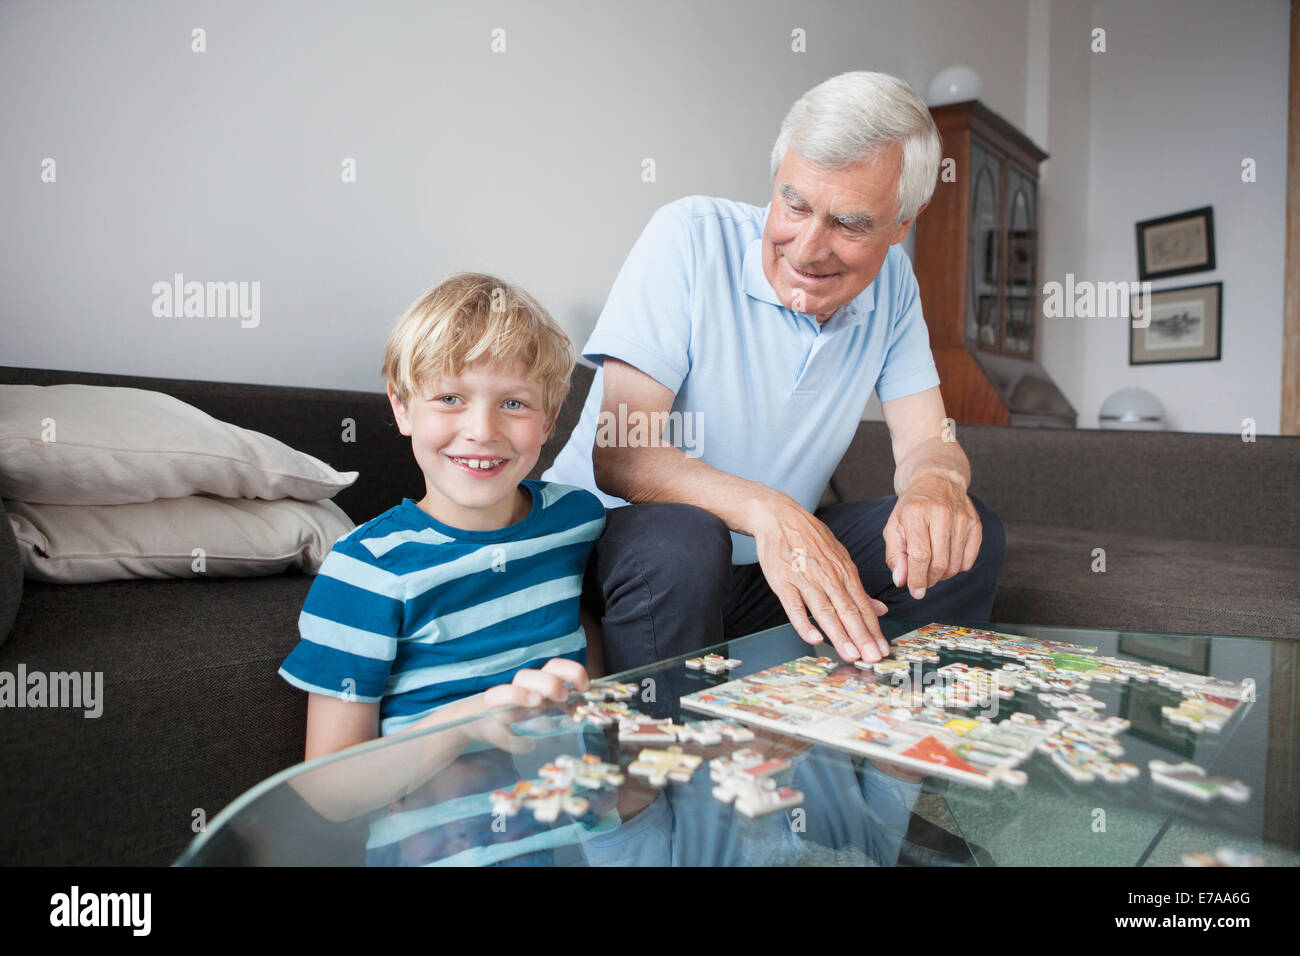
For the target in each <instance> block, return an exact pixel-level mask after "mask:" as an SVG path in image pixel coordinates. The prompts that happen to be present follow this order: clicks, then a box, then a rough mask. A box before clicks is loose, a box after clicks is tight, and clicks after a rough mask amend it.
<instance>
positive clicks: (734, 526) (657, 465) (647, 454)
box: [592, 445, 786, 535]
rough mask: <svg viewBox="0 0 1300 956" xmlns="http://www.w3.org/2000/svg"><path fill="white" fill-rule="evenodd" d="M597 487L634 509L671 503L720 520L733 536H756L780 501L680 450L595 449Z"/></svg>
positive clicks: (775, 493) (768, 490)
mask: <svg viewBox="0 0 1300 956" xmlns="http://www.w3.org/2000/svg"><path fill="white" fill-rule="evenodd" d="M592 461H593V463H594V465H595V474H596V486H597V487H598V488H600V490H601V491H603V492H605V493H606V494H610V495H617V496H618V497H620V498H622V499H624V500H625V501H630V502H632V503H634V504H644V503H647V502H655V501H672V502H678V503H680V504H687V505H695V506H696V507H697V508H703V509H704V510H705V511H708V512H710V513H712V514H715V515H717V516H718V517H719V518H721V519H722V521H723V522H724V523H725V524H726V526H727V527H728V528H730V529H731V530H732V531H735V532H738V533H740V534H748V535H752V534H754V530H755V525H756V523H757V521H758V519H759V516H760V515H761V514H762V513H764V512H766V511H770V510H771V504H770V503H771V502H772V500H773V499H774V498H776V497H778V496H779V497H782V498H784V497H786V496H784V495H782V494H781V493H780V492H778V491H774V490H773V489H771V488H769V487H767V486H766V485H763V484H760V483H759V482H757V481H749V480H747V479H744V478H737V477H736V476H735V475H731V474H728V473H727V472H725V471H719V470H718V469H717V468H714V467H713V466H712V465H707V464H705V463H704V462H703V461H701V460H700V459H698V458H691V457H690V456H688V455H687V454H686V453H685V452H684V451H682V450H681V449H680V448H673V447H671V446H668V445H661V446H657V447H648V448H599V447H598V448H596V449H595V450H594V452H593V455H592Z"/></svg>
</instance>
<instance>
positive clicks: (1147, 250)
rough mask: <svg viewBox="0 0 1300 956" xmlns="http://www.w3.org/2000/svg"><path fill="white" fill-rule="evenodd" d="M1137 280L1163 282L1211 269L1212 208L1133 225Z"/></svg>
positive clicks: (1212, 266)
mask: <svg viewBox="0 0 1300 956" xmlns="http://www.w3.org/2000/svg"><path fill="white" fill-rule="evenodd" d="M1137 252H1138V279H1139V280H1141V281H1143V282H1145V281H1148V280H1152V279H1167V278H1170V277H1171V276H1179V275H1186V274H1187V273H1189V272H1208V271H1210V270H1212V269H1213V268H1214V207H1213V206H1202V207H1201V208H1200V209H1188V210H1187V211H1186V212H1177V213H1174V214H1173V215H1172V216H1161V217H1160V218H1159V219H1146V220H1143V221H1142V222H1139V223H1138V224H1137Z"/></svg>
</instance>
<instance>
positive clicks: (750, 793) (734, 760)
mask: <svg viewBox="0 0 1300 956" xmlns="http://www.w3.org/2000/svg"><path fill="white" fill-rule="evenodd" d="M789 767H790V761H788V760H785V759H782V758H770V759H769V758H768V757H766V756H764V755H763V754H761V753H759V752H758V751H757V750H751V749H748V748H746V749H743V750H737V751H735V752H734V753H733V754H731V756H730V757H719V758H717V759H716V760H711V761H709V777H710V778H711V779H712V780H713V781H714V783H716V784H717V786H715V787H714V788H713V797H714V799H716V800H719V801H721V802H722V803H734V804H735V807H736V810H737V811H738V812H739V813H741V814H742V815H744V816H746V817H749V818H750V819H753V818H754V817H761V816H765V815H767V814H769V813H775V812H776V811H777V810H784V809H787V808H788V807H797V806H798V805H799V804H801V803H803V792H802V791H800V790H795V789H794V788H793V787H778V786H777V784H776V781H775V779H774V778H775V777H776V776H777V775H778V774H780V773H782V772H784V771H786V770H788V769H789Z"/></svg>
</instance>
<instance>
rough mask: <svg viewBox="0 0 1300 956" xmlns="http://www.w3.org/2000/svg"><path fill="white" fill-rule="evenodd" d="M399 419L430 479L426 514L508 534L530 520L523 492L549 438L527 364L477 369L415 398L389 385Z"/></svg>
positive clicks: (460, 525)
mask: <svg viewBox="0 0 1300 956" xmlns="http://www.w3.org/2000/svg"><path fill="white" fill-rule="evenodd" d="M388 400H389V402H390V403H391V404H392V406H393V417H394V418H395V419H396V420H397V427H398V428H399V429H400V430H401V432H402V434H403V435H408V436H410V438H411V450H412V451H413V452H414V453H415V460H416V461H417V462H418V463H419V465H420V470H421V471H422V472H424V486H425V497H424V500H423V501H421V502H420V503H419V504H420V507H421V508H423V509H424V510H425V511H427V512H428V513H429V514H431V515H433V516H434V517H435V518H437V519H438V520H439V521H441V522H443V523H444V524H448V525H451V526H452V527H453V528H461V529H463V530H465V531H487V530H491V529H494V528H504V527H506V526H507V525H510V524H513V523H515V522H516V521H519V520H521V519H522V518H523V517H524V516H526V515H527V513H528V508H529V503H528V496H527V495H526V494H524V493H523V492H521V491H520V490H519V482H520V481H521V480H523V479H524V478H525V477H526V476H527V475H528V473H529V472H530V471H532V468H533V466H534V465H535V464H537V457H538V455H539V454H541V450H542V444H543V443H544V442H545V441H546V439H547V437H548V436H549V434H550V425H551V423H549V422H547V421H546V413H545V410H544V407H543V405H542V388H541V385H539V384H538V383H537V382H534V381H532V380H530V379H528V378H526V377H525V375H524V368H523V366H522V365H517V366H515V367H510V366H489V365H476V366H473V367H471V368H467V369H464V370H463V371H462V372H461V374H460V375H459V376H456V377H452V378H439V379H434V380H433V381H430V382H427V383H425V385H424V386H423V388H422V389H418V390H417V391H416V392H413V393H412V394H411V395H410V397H409V399H408V401H407V403H406V405H403V404H402V403H401V402H400V401H398V399H397V396H396V395H394V394H393V388H392V385H391V384H390V385H389V386H388Z"/></svg>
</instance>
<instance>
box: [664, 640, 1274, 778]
mask: <svg viewBox="0 0 1300 956" xmlns="http://www.w3.org/2000/svg"><path fill="white" fill-rule="evenodd" d="M893 646H894V651H895V653H894V657H893V658H891V659H889V660H886V661H880V662H877V663H875V664H863V663H862V662H857V664H856V666H851V665H847V664H841V663H839V662H838V661H835V660H832V659H829V658H824V657H801V658H799V659H797V660H794V661H789V662H787V663H785V664H781V665H778V666H776V667H769V668H767V669H766V670H763V671H760V672H758V673H756V674H750V675H748V676H746V677H741V678H738V679H736V680H732V681H728V682H726V683H723V684H719V685H717V686H714V687H710V688H708V689H707V690H702V691H698V692H696V693H693V694H689V695H687V696H684V697H682V698H681V704H682V706H683V707H686V708H689V709H691V710H694V711H698V712H702V713H706V714H711V715H714V716H718V717H730V718H735V719H737V720H740V721H743V722H745V723H748V724H752V725H756V726H759V727H764V728H766V729H769V730H774V731H776V732H778V733H782V734H786V735H789V736H793V737H800V738H803V739H805V740H809V741H813V742H816V743H822V744H827V745H830V746H833V747H837V748H840V749H842V750H847V751H850V752H852V753H856V754H861V755H862V756H866V757H873V758H879V759H882V760H884V761H887V762H889V763H892V764H897V765H901V766H904V767H910V768H913V769H916V770H918V771H921V772H923V773H926V774H932V775H935V776H941V777H947V778H949V779H954V780H960V781H962V782H965V783H968V784H973V785H975V786H978V787H983V788H991V787H993V786H995V785H996V784H998V783H1003V784H1005V785H1009V786H1020V785H1022V784H1023V783H1024V782H1025V779H1026V778H1025V774H1024V772H1023V771H1021V770H1019V769H1018V768H1019V766H1020V764H1021V763H1023V762H1024V761H1025V760H1027V759H1028V758H1029V757H1030V756H1031V755H1032V754H1033V753H1034V752H1035V751H1039V752H1042V753H1045V754H1047V755H1048V756H1049V757H1050V759H1051V760H1052V762H1053V764H1054V765H1055V766H1056V767H1057V768H1058V769H1059V770H1060V771H1061V772H1062V773H1063V774H1065V775H1066V776H1068V777H1069V778H1070V779H1072V780H1075V781H1078V782H1087V781H1091V780H1094V779H1095V780H1102V781H1105V782H1107V783H1112V784H1119V783H1125V782H1127V781H1129V780H1132V779H1134V778H1136V777H1137V776H1138V775H1139V771H1138V768H1137V767H1136V766H1135V765H1133V764H1131V763H1125V762H1123V761H1121V760H1119V759H1118V758H1120V757H1121V756H1122V755H1123V752H1124V750H1123V747H1122V746H1121V745H1120V744H1119V743H1118V741H1117V740H1116V735H1117V734H1118V733H1120V732H1122V731H1124V730H1126V729H1127V728H1128V721H1126V720H1124V719H1123V718H1120V717H1115V716H1107V717H1103V716H1102V715H1101V713H1100V711H1102V710H1104V708H1105V704H1104V703H1103V702H1102V701H1101V700H1099V699H1097V698H1095V697H1093V696H1091V695H1090V694H1088V690H1089V689H1090V688H1091V686H1092V684H1093V683H1125V682H1127V681H1130V680H1135V681H1139V682H1156V683H1159V684H1161V685H1163V686H1165V687H1168V688H1170V689H1171V690H1175V691H1178V692H1180V693H1182V694H1183V695H1184V700H1183V702H1182V703H1181V704H1180V705H1179V706H1178V707H1167V708H1165V717H1166V719H1168V720H1169V721H1170V722H1172V723H1175V724H1180V725H1182V726H1185V727H1188V728H1190V729H1192V730H1194V731H1196V732H1198V733H1199V732H1203V731H1207V730H1208V731H1211V732H1216V731H1218V730H1220V729H1222V727H1223V726H1224V724H1225V723H1226V722H1227V720H1228V719H1229V718H1230V717H1231V716H1232V714H1233V713H1234V711H1235V709H1236V707H1237V705H1238V704H1239V702H1241V701H1242V700H1245V699H1248V697H1249V684H1248V683H1247V682H1242V683H1241V684H1233V683H1231V682H1227V681H1222V680H1217V679H1215V678H1208V677H1204V676H1201V675H1196V674H1185V673H1182V672H1180V671H1175V670H1172V669H1171V668H1168V667H1163V666H1160V665H1155V664H1144V663H1140V662H1134V661H1125V660H1120V659H1118V658H1110V657H1102V656H1098V655H1097V654H1096V648H1094V647H1080V646H1077V645H1073V644H1065V643H1061V642H1057V641H1045V640H1036V639H1033V638H1027V637H1018V636H1013V635H1006V634H998V633H995V632H993V631H983V630H978V629H975V628H965V627H953V626H948V625H938V624H930V625H927V626H926V627H923V628H920V629H918V630H916V631H913V632H911V633H909V634H907V635H904V636H903V637H901V638H899V639H897V640H895V641H894V642H893ZM940 649H952V650H960V651H965V652H967V653H976V654H989V655H992V656H994V657H999V658H1003V659H1006V662H1005V663H1003V664H1002V665H1001V667H1000V668H999V669H998V670H991V669H988V668H982V667H975V666H972V665H968V664H964V663H954V664H949V665H946V666H945V667H941V668H939V669H938V671H937V673H936V674H935V676H936V677H937V678H938V680H937V681H935V680H931V681H925V680H921V679H920V677H921V674H920V668H921V667H922V665H923V663H925V662H935V661H937V660H938V659H939V657H938V651H939V650H940ZM913 667H915V668H916V671H915V675H916V677H917V678H918V679H917V680H911V679H909V678H910V677H911V675H912V674H913V671H912V668H913ZM900 682H901V683H900ZM1017 692H1024V693H1026V694H1029V695H1033V696H1034V697H1035V698H1036V699H1037V700H1038V701H1039V702H1040V703H1042V704H1044V705H1046V706H1047V707H1049V708H1051V710H1052V711H1053V712H1054V715H1053V717H1051V718H1047V719H1039V718H1038V717H1035V716H1033V715H1031V714H1028V713H1023V712H1017V713H1011V714H1010V716H1009V717H1006V719H1003V720H1000V721H996V722H995V721H994V720H992V719H991V718H990V717H986V716H984V715H980V714H976V715H975V716H968V715H967V712H969V711H970V710H971V709H972V708H974V707H978V706H984V707H986V708H987V707H988V705H989V704H991V703H996V702H998V701H1007V700H1011V699H1013V698H1014V697H1015V695H1016V693H1017ZM989 709H993V710H996V708H989Z"/></svg>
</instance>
